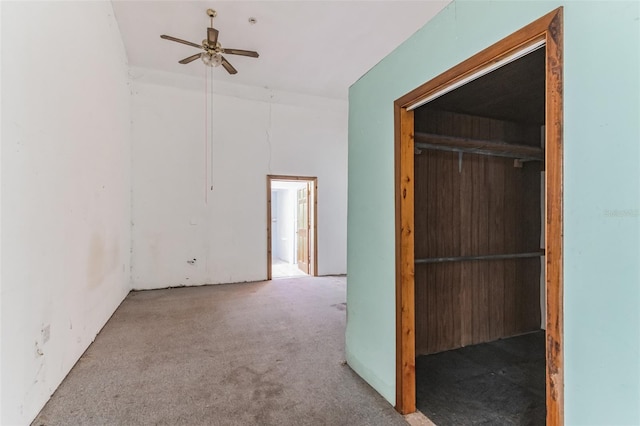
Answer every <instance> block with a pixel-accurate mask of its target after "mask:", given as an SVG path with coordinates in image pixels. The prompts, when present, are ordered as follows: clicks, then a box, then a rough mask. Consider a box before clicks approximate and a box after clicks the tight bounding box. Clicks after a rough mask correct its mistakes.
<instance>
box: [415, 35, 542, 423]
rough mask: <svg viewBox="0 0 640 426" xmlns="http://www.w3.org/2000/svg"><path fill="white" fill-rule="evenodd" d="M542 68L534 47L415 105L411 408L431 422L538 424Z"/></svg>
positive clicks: (540, 375)
mask: <svg viewBox="0 0 640 426" xmlns="http://www.w3.org/2000/svg"><path fill="white" fill-rule="evenodd" d="M544 76H545V50H544V46H542V47H540V48H538V49H537V50H535V51H533V52H531V53H528V54H527V55H525V56H523V57H521V58H520V59H517V60H515V61H513V62H511V63H509V64H507V65H504V66H503V67H501V68H498V69H496V70H494V71H492V72H490V73H488V74H486V75H484V76H482V77H480V78H478V79H475V80H473V81H472V82H469V83H467V84H465V85H463V86H461V87H459V88H457V89H455V90H453V91H450V92H448V93H446V94H444V95H442V96H440V97H438V98H437V99H434V100H432V101H430V102H428V103H426V104H424V105H423V106H420V107H418V108H416V109H415V111H414V139H415V143H414V146H415V151H414V173H415V177H414V184H415V187H414V212H415V218H414V222H415V225H414V226H415V229H414V235H415V237H414V238H415V240H414V244H415V330H416V334H415V351H416V408H417V409H418V410H420V411H421V412H422V413H424V414H425V415H426V416H427V417H429V418H430V419H431V420H432V421H433V422H435V423H436V424H442V425H446V424H452V425H453V424H467V423H469V424H471V423H480V424H482V423H486V424H531V425H544V424H545V416H546V411H545V335H544V324H543V323H542V322H541V318H542V317H543V315H542V312H543V310H544V304H545V300H544V291H543V290H544V268H543V267H542V264H543V263H544V240H543V235H544V215H543V209H542V206H543V205H544V192H543V191H542V190H541V189H542V188H543V185H542V184H541V182H542V180H543V179H544V150H543V149H544V141H543V137H544V124H545V117H544V111H545V108H544V104H545V102H544V101H545V79H544ZM541 283H542V284H541ZM541 290H542V291H541Z"/></svg>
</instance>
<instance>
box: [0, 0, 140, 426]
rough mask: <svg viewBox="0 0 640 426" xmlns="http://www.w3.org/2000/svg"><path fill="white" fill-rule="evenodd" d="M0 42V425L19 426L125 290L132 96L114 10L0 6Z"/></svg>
mask: <svg viewBox="0 0 640 426" xmlns="http://www.w3.org/2000/svg"><path fill="white" fill-rule="evenodd" d="M0 31H1V33H2V46H1V47H2V69H1V71H2V74H1V75H2V77H1V78H2V81H1V83H2V84H1V85H2V121H1V128H2V130H1V137H2V159H1V174H2V208H1V209H2V212H1V214H2V216H1V217H2V222H1V229H2V252H1V256H2V258H1V262H2V271H1V279H2V287H1V290H0V292H1V293H0V299H1V306H2V310H1V315H2V317H1V321H0V322H1V329H2V347H1V372H2V381H1V388H2V402H1V407H0V410H1V415H0V423H1V424H3V425H5V424H6V425H14V424H28V423H30V422H31V421H32V420H33V418H34V417H35V416H36V414H37V413H38V411H39V410H40V409H41V408H42V406H43V405H44V404H45V402H46V401H47V400H48V398H49V396H50V395H51V394H52V393H53V391H54V390H55V389H56V387H57V386H58V384H59V383H60V382H61V381H62V380H63V378H64V377H65V376H66V374H67V373H68V372H69V370H70V369H71V367H72V366H73V365H74V363H75V362H76V360H77V359H78V358H79V357H80V355H81V354H82V353H83V352H84V351H85V349H86V348H87V347H88V346H89V344H90V343H91V342H92V341H93V339H94V338H95V336H96V334H97V333H98V331H99V330H100V329H101V328H102V326H103V325H104V324H105V322H106V321H107V320H108V319H109V317H110V316H111V314H112V313H113V312H114V310H115V309H116V307H117V306H118V305H119V304H120V302H121V301H122V300H123V298H124V297H125V295H126V294H127V292H128V291H129V288H130V262H129V259H130V241H131V235H130V185H131V178H130V88H129V77H128V66H127V58H126V54H125V50H124V46H123V44H122V40H121V37H120V33H119V30H118V25H117V23H116V21H115V19H114V17H113V10H112V5H111V2H109V1H92V2H2V17H1V30H0ZM96 47H99V49H96Z"/></svg>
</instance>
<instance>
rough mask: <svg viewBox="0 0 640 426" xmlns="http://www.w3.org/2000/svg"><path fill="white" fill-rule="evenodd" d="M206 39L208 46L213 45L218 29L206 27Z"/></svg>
mask: <svg viewBox="0 0 640 426" xmlns="http://www.w3.org/2000/svg"><path fill="white" fill-rule="evenodd" d="M207 41H208V42H209V46H215V45H216V43H217V42H218V30H216V29H215V28H211V27H209V28H207Z"/></svg>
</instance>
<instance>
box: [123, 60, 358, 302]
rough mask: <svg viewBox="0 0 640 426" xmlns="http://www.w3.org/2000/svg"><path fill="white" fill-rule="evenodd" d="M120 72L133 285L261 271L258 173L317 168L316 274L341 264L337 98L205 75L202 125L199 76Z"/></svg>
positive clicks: (342, 159) (343, 115) (245, 276)
mask: <svg viewBox="0 0 640 426" xmlns="http://www.w3.org/2000/svg"><path fill="white" fill-rule="evenodd" d="M194 66H197V64H194ZM217 72H224V71H223V70H222V69H216V70H214V75H215V73H217ZM132 74H133V75H134V95H133V104H132V108H133V111H132V113H133V121H132V126H133V128H132V130H133V160H132V161H133V167H132V170H133V200H134V201H133V228H132V232H133V256H132V268H133V269H132V280H133V287H134V288H136V289H146V288H159V287H167V286H177V285H200V284H215V283H227V282H242V281H255V280H263V279H266V276H267V247H266V246H267V236H266V218H267V214H266V213H267V212H266V199H267V197H266V191H267V188H266V176H267V175H268V174H277V175H304V176H317V177H318V194H319V195H318V201H319V204H318V234H319V241H318V252H319V253H318V263H319V265H318V269H319V273H320V274H321V275H325V274H343V273H345V272H346V198H347V193H346V176H347V145H346V140H347V102H346V101H339V100H333V99H325V98H318V97H310V96H304V95H295V94H291V93H283V92H275V91H271V90H268V89H261V88H250V87H246V86H239V85H233V84H228V83H226V84H223V83H221V82H217V81H215V79H214V81H215V83H214V92H215V94H214V95H213V107H211V105H208V106H207V110H208V111H209V113H212V115H213V123H212V128H207V126H206V120H205V105H207V102H206V99H207V96H206V95H205V94H206V93H207V92H205V81H204V78H203V79H195V78H191V77H187V76H178V75H173V74H167V73H161V72H157V71H150V70H145V69H133V70H132ZM203 76H204V74H203ZM205 132H207V133H209V134H211V133H212V134H213V142H212V143H213V160H210V158H211V152H210V150H211V141H210V140H209V141H208V140H207V139H206V138H205ZM207 144H208V145H207ZM207 161H208V163H209V170H211V169H212V170H213V172H212V173H213V177H212V178H211V177H208V176H207V175H208V174H207V172H206V165H205V162H207ZM211 163H212V164H213V167H211ZM211 180H212V181H213V190H210V184H211ZM205 197H206V198H205ZM193 259H196V262H195V263H193V264H190V263H188V261H190V260H193Z"/></svg>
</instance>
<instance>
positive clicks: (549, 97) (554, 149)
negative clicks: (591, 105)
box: [394, 8, 564, 425]
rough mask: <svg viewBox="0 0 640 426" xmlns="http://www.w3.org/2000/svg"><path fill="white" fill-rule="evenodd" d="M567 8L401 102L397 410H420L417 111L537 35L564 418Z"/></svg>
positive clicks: (557, 400)
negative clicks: (542, 56) (541, 52)
mask: <svg viewBox="0 0 640 426" xmlns="http://www.w3.org/2000/svg"><path fill="white" fill-rule="evenodd" d="M562 16H563V9H562V8H558V9H555V10H554V11H552V12H550V13H548V14H547V15H545V16H543V17H542V18H540V19H538V20H536V21H534V22H532V23H531V24H529V25H527V26H525V27H524V28H522V29H520V30H518V31H516V32H515V33H513V34H511V35H510V36H508V37H506V38H504V39H503V40H501V41H499V42H497V43H496V44H494V45H492V46H490V47H488V48H487V49H485V50H483V51H481V52H479V53H478V54H476V55H474V56H472V57H471V58H469V59H467V60H465V61H464V62H462V63H460V64H459V65H457V66H455V67H453V68H451V69H450V70H448V71H445V72H444V73H442V74H440V75H439V76H437V77H435V78H434V79H432V80H430V81H428V82H427V83H425V84H423V85H421V86H420V87H417V88H416V89H414V90H412V91H411V92H409V93H407V94H406V95H404V96H402V97H401V98H399V99H398V100H396V101H395V103H394V120H395V135H394V138H395V208H396V221H395V225H396V410H398V411H399V412H400V413H402V414H408V413H412V412H414V411H415V410H416V386H415V279H414V278H415V277H414V272H415V271H414V235H413V229H414V183H413V178H414V158H413V142H414V141H413V132H414V113H413V110H411V109H410V107H411V106H413V105H416V104H417V103H419V102H421V101H423V100H425V99H427V98H429V97H430V96H431V95H433V94H434V93H437V92H439V91H442V90H443V89H445V88H446V87H448V86H451V85H454V84H456V83H457V82H459V81H461V80H463V79H465V78H466V77H468V76H470V75H472V74H475V73H477V72H478V71H480V70H482V69H483V68H486V67H489V66H491V64H493V63H495V62H496V61H500V60H503V59H505V58H507V57H509V56H510V55H513V54H514V53H516V52H518V51H520V50H522V49H525V48H527V47H529V46H531V45H533V44H535V43H539V42H540V41H544V43H545V52H546V69H545V80H546V99H545V110H546V111H545V176H546V182H545V221H546V223H545V234H546V235H545V250H546V256H545V260H546V267H545V275H546V276H545V281H546V285H545V287H546V288H545V292H546V298H547V302H546V303H547V309H546V336H547V338H546V343H545V345H546V348H545V349H546V350H545V352H546V406H547V425H562V424H563V423H564V359H563V356H564V352H563V344H564V339H563V337H564V330H563V281H562V279H563V272H562V268H563V252H562V251H563V244H562V236H563V186H562V182H563V168H562V162H563V148H562V146H563V26H562V22H563V19H562Z"/></svg>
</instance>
